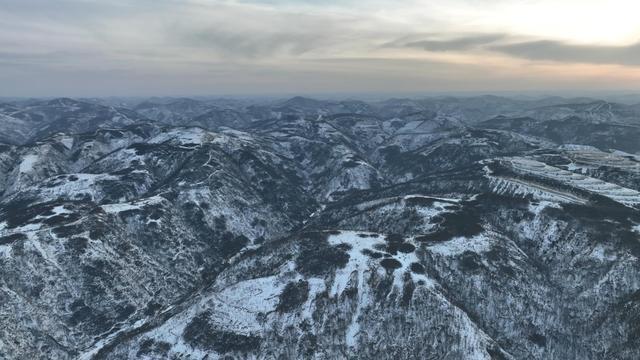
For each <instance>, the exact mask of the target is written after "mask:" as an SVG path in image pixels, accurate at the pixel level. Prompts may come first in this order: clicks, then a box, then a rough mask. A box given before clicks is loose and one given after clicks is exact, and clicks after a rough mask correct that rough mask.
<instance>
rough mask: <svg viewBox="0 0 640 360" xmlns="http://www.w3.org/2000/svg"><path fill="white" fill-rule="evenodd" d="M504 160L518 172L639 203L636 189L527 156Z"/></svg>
mask: <svg viewBox="0 0 640 360" xmlns="http://www.w3.org/2000/svg"><path fill="white" fill-rule="evenodd" d="M506 160H507V161H508V162H509V163H510V164H511V167H512V168H513V169H514V170H516V171H518V172H522V173H525V174H532V175H535V176H540V177H543V178H547V179H552V180H556V181H560V182H562V183H565V184H568V185H570V186H573V187H576V188H579V189H582V190H585V191H589V192H592V193H596V194H599V195H602V196H606V197H608V198H610V199H612V200H614V201H617V202H619V203H621V204H624V205H628V206H634V205H640V192H638V191H636V190H633V189H629V188H625V187H622V186H619V185H616V184H612V183H608V182H605V181H602V180H600V179H596V178H593V177H589V176H585V175H581V174H576V173H573V172H571V171H567V170H562V169H559V168H557V167H554V166H550V165H547V164H545V163H542V162H539V161H535V160H531V159H527V158H522V157H513V158H509V159H506Z"/></svg>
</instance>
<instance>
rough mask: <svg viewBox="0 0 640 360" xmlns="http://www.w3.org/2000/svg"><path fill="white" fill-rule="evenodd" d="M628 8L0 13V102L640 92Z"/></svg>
mask: <svg viewBox="0 0 640 360" xmlns="http://www.w3.org/2000/svg"><path fill="white" fill-rule="evenodd" d="M638 14H640V1H637V0H580V1H579V0H508V1H507V0H430V1H427V0H406V1H405V0H360V1H356V0H325V1H319V0H318V1H315V0H301V1H294V0H235V1H218V0H183V1H179V0H135V1H134V0H108V1H107V0H104V1H103V0H100V1H97V0H0V84H2V86H0V96H61V95H65V96H106V95H209V94H211V95H219V94H237V95H242V94H251V95H256V94H265V95H269V94H284V93H288V94H308V93H348V92H360V93H362V92H370V93H374V92H384V93H393V92H434V91H436V92H437V91H485V92H492V91H510V90H515V91H522V90H525V91H526V90H536V91H561V90H591V91H598V90H640V21H639V20H638Z"/></svg>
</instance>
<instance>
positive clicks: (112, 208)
mask: <svg viewBox="0 0 640 360" xmlns="http://www.w3.org/2000/svg"><path fill="white" fill-rule="evenodd" d="M163 201H165V198H163V197H162V196H158V195H156V196H152V197H150V198H146V199H142V200H138V201H133V202H127V203H117V204H106V205H102V209H103V210H104V211H105V212H108V213H119V212H122V211H128V210H138V209H142V208H144V207H145V206H148V205H156V204H160V203H161V202H163Z"/></svg>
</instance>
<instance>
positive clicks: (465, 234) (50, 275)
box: [0, 96, 640, 359]
mask: <svg viewBox="0 0 640 360" xmlns="http://www.w3.org/2000/svg"><path fill="white" fill-rule="evenodd" d="M639 139H640V105H634V103H633V102H632V101H628V102H625V103H615V102H610V101H605V100H599V99H592V98H573V99H567V98H561V97H546V98H539V99H522V98H518V99H512V98H506V97H498V96H477V97H432V98H419V99H413V98H390V99H387V100H376V101H362V100H318V99H312V98H305V97H294V98H290V99H286V100H264V99H241V98H232V99H190V98H151V99H144V100H142V99H126V98H122V99H117V98H113V99H70V98H56V99H46V100H43V99H31V100H17V101H7V102H4V103H2V104H0V143H1V144H0V274H2V276H1V277H0V325H2V326H0V358H7V359H26V358H30V359H33V358H35V359H124V358H141V359H161V358H170V359H205V358H208V359H218V358H220V359H227V358H239V359H245V358H247V359H336V358H338V359H343V358H344V359H348V358H362V359H413V358H420V359H637V358H638V357H640V350H639V349H640V340H639V339H640V337H639V336H638V335H639V327H638V323H639V321H640V276H639V274H640V272H639V271H640V262H639V260H638V258H639V257H640V141H639Z"/></svg>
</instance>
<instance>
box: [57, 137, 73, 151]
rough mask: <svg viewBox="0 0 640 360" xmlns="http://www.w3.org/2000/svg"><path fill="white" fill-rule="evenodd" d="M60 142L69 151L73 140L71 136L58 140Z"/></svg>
mask: <svg viewBox="0 0 640 360" xmlns="http://www.w3.org/2000/svg"><path fill="white" fill-rule="evenodd" d="M60 142H61V143H62V145H64V147H66V148H67V149H71V148H72V147H73V143H74V140H73V138H72V137H71V136H65V137H63V138H62V139H60Z"/></svg>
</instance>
